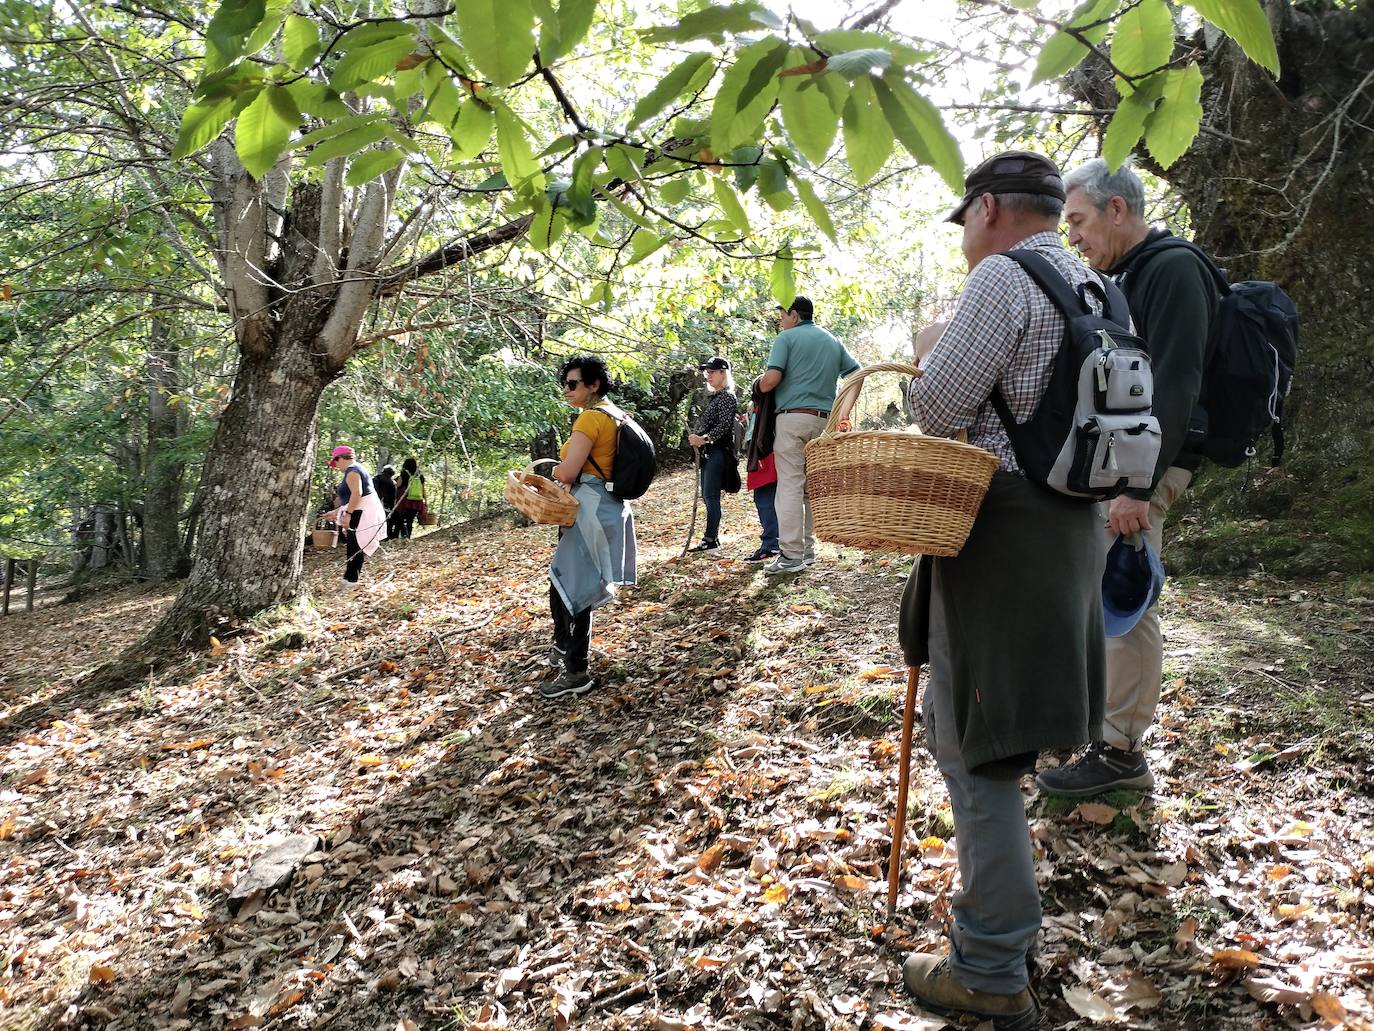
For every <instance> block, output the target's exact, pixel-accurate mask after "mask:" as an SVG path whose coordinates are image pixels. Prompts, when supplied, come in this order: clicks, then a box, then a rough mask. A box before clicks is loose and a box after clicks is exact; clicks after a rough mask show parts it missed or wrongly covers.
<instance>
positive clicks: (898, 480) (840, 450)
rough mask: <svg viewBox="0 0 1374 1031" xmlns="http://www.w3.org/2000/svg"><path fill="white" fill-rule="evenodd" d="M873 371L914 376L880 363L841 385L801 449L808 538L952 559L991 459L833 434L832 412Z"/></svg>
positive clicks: (955, 446)
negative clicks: (826, 416) (816, 432)
mask: <svg viewBox="0 0 1374 1031" xmlns="http://www.w3.org/2000/svg"><path fill="white" fill-rule="evenodd" d="M876 372H899V373H903V374H905V375H908V376H919V375H921V370H920V369H918V368H916V367H915V366H914V365H907V364H905V363H904V362H880V363H878V364H877V365H870V366H868V367H867V368H865V369H860V370H859V371H858V372H856V373H854V374H853V375H851V376H850V377H849V378H848V379H846V380H845V382H844V385H843V387H842V388H841V390H840V395H839V397H837V398H836V400H835V407H834V410H833V411H832V412H831V413H830V420H829V421H828V422H827V423H826V426H825V430H824V432H822V433H821V435H820V436H819V437H817V438H816V439H815V440H812V441H810V442H808V443H807V445H806V495H807V498H808V500H809V501H810V503H811V513H812V519H813V520H814V522H815V528H816V536H817V537H819V538H821V540H825V541H830V542H831V543H833V544H843V545H848V546H849V547H854V548H863V549H865V550H867V551H893V552H902V553H905V554H908V555H939V556H945V557H948V556H952V555H957V554H959V549H960V548H962V547H963V546H964V541H965V540H967V539H968V534H969V530H971V529H972V528H973V520H974V518H975V517H976V516H977V515H978V507H979V506H980V505H981V504H982V503H983V495H984V494H986V493H987V489H988V483H989V482H991V480H992V474H993V472H995V471H996V469H997V458H996V456H994V455H992V454H990V453H988V452H987V451H984V450H983V449H982V448H977V447H972V446H970V445H968V444H961V443H959V442H958V441H954V440H947V439H945V438H943V437H927V436H925V435H923V434H920V433H915V432H907V433H903V432H898V431H895V430H859V431H845V432H840V431H838V430H837V422H838V419H839V413H840V411H841V410H842V409H843V408H845V407H847V406H848V405H852V404H853V402H854V401H856V400H858V396H859V390H860V389H861V387H862V385H863V381H864V380H865V379H866V378H867V377H869V376H871V375H873V374H874V373H876Z"/></svg>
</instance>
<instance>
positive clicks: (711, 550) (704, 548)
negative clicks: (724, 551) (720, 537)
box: [687, 541, 720, 555]
mask: <svg viewBox="0 0 1374 1031" xmlns="http://www.w3.org/2000/svg"><path fill="white" fill-rule="evenodd" d="M719 550H720V541H702V542H701V543H700V544H695V545H693V546H692V547H690V548H688V549H687V551H688V553H689V554H693V555H714V554H715V553H716V552H718V551H719Z"/></svg>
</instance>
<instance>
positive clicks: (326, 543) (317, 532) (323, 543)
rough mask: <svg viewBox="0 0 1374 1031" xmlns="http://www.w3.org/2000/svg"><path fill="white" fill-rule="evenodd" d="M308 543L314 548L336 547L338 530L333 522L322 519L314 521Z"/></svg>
mask: <svg viewBox="0 0 1374 1031" xmlns="http://www.w3.org/2000/svg"><path fill="white" fill-rule="evenodd" d="M310 544H311V546H312V547H315V548H337V547H338V546H339V531H338V530H337V529H335V527H334V524H333V523H331V522H328V521H327V520H324V519H317V520H316V521H315V528H314V529H313V530H311V531H310Z"/></svg>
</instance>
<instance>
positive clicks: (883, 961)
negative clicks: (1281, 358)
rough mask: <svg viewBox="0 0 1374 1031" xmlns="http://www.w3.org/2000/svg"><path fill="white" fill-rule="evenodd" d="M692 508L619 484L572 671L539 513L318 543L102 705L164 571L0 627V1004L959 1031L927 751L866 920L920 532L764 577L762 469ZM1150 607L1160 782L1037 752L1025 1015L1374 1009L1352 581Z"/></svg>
mask: <svg viewBox="0 0 1374 1031" xmlns="http://www.w3.org/2000/svg"><path fill="white" fill-rule="evenodd" d="M690 498H691V481H690V478H689V477H686V476H683V475H676V476H673V477H671V478H667V479H665V480H664V481H662V483H661V484H660V485H659V486H656V487H655V489H654V491H653V492H652V495H651V497H650V498H649V499H647V500H646V502H645V503H643V504H642V505H639V506H637V517H638V521H639V537H640V544H641V547H640V556H641V566H640V583H639V586H638V587H636V588H634V589H630V590H627V591H626V592H625V593H624V595H623V597H622V599H621V600H620V602H619V603H618V604H616V605H613V606H611V607H609V608H607V609H603V610H600V611H598V613H597V615H596V620H595V626H594V641H593V646H594V649H595V653H596V658H595V665H596V670H597V673H598V676H599V677H600V680H601V687H600V688H599V689H598V690H596V691H594V692H592V693H590V694H588V695H586V696H584V697H583V698H581V699H577V700H564V701H559V702H553V703H550V702H545V701H542V700H541V699H540V698H539V695H538V693H537V689H538V685H539V683H540V682H541V680H543V679H544V678H545V677H547V676H550V675H551V671H549V670H548V668H547V667H546V666H545V665H544V652H545V648H546V642H547V640H548V636H549V621H548V616H547V613H546V604H547V602H546V598H547V581H546V569H547V563H548V559H549V555H550V553H551V549H552V546H553V540H554V538H553V533H552V532H551V531H550V530H549V529H548V528H546V527H515V526H513V525H511V524H510V523H509V522H492V523H487V524H483V525H467V526H461V527H455V528H451V529H445V530H443V531H440V532H438V533H434V534H431V535H429V536H428V537H427V538H425V539H423V540H415V541H412V542H409V543H405V544H399V543H398V544H388V545H386V546H385V548H384V550H383V552H382V554H380V555H379V556H376V557H374V558H373V559H372V560H370V561H369V563H368V567H367V569H366V571H365V576H366V578H367V579H368V581H369V586H370V589H369V590H367V591H365V592H360V593H357V594H352V595H343V594H340V593H337V591H336V589H335V584H336V581H337V579H338V576H339V572H340V569H341V567H342V563H343V556H342V553H341V552H331V553H327V554H316V555H311V556H310V557H309V559H308V575H307V578H308V582H309V587H310V590H311V591H312V594H313V597H314V601H313V604H312V605H310V606H306V607H302V608H300V609H293V610H290V611H279V612H274V613H271V614H268V615H266V616H264V617H262V618H260V619H259V620H257V621H255V622H254V623H252V624H251V625H247V626H243V627H241V628H239V630H238V632H236V633H235V634H233V635H232V636H230V635H226V636H225V637H224V638H223V639H222V640H221V641H220V642H219V643H218V644H217V645H216V646H215V647H214V648H212V649H211V650H210V651H208V652H202V653H199V654H195V655H188V656H185V657H183V658H182V659H181V660H180V661H179V662H178V663H177V664H176V665H174V666H172V667H169V668H167V669H166V670H164V671H163V672H161V673H159V674H157V675H154V676H152V677H150V678H149V679H148V680H147V682H146V683H143V684H141V685H140V686H139V687H138V688H137V689H135V690H131V691H128V692H127V693H116V694H108V695H105V696H100V697H91V696H89V695H86V694H82V693H81V691H80V688H79V687H78V686H76V678H77V677H78V676H79V675H80V674H81V673H82V672H83V671H86V670H89V669H91V668H92V667H93V666H95V665H96V664H98V663H99V662H100V661H102V660H103V659H106V658H109V657H110V656H112V655H113V654H115V652H116V650H117V649H119V648H120V647H121V646H123V645H124V644H126V643H128V642H131V641H132V640H133V639H135V637H136V636H137V635H138V634H139V633H140V632H141V631H142V630H144V629H146V628H147V627H148V626H149V625H150V623H151V621H152V620H153V619H154V618H155V617H156V616H157V614H158V613H159V611H160V610H161V609H162V608H163V607H164V606H166V605H167V604H168V603H169V601H170V598H171V592H170V591H168V590H161V589H159V590H147V589H122V590H111V591H105V592H101V593H98V594H95V595H92V596H89V597H86V598H84V599H82V600H79V601H76V602H73V603H69V604H64V605H59V606H55V607H52V608H47V609H44V610H42V611H39V612H35V613H32V614H22V613H21V614H19V615H17V616H14V615H12V616H10V617H9V618H7V619H5V620H4V621H3V623H0V671H3V680H0V747H3V749H4V751H3V756H4V758H3V765H2V766H0V955H2V956H3V966H2V967H0V1027H4V1028H6V1029H20V1028H22V1029H40V1028H42V1029H46V1028H56V1027H73V1028H95V1027H104V1028H111V1029H116V1028H118V1029H129V1028H196V1029H200V1028H206V1029H220V1028H249V1027H264V1028H331V1029H339V1031H355V1029H356V1031H363V1029H366V1031H394V1029H399V1031H415V1029H421V1028H423V1029H430V1028H434V1029H439V1028H471V1029H495V1028H512V1029H517V1028H549V1027H552V1028H555V1029H558V1031H562V1029H563V1028H566V1027H570V1026H577V1027H607V1028H611V1027H614V1028H651V1029H656V1031H683V1029H686V1028H689V1027H691V1028H699V1029H705V1028H793V1029H802V1028H836V1029H838V1028H855V1029H859V1028H870V1027H871V1028H884V1029H889V1031H906V1029H911V1031H927V1029H936V1028H940V1027H943V1026H945V1022H944V1021H943V1020H941V1019H939V1018H937V1017H934V1016H932V1015H930V1014H926V1013H923V1012H921V1011H919V1010H916V1009H914V1008H913V1007H912V1006H911V1005H910V1004H909V1003H908V1002H907V1001H906V999H905V998H904V997H903V994H902V991H901V982H900V976H899V963H900V959H901V955H902V954H903V953H904V952H906V951H909V950H922V951H925V950H933V949H939V948H941V947H942V944H941V943H942V937H943V925H944V921H945V920H946V919H947V916H948V913H949V901H950V893H951V885H952V881H953V879H954V875H955V869H954V864H953V859H952V853H951V848H950V844H949V843H948V840H947V839H948V838H949V837H950V835H951V832H952V828H951V826H950V821H949V808H948V804H947V801H946V798H945V792H944V788H943V786H942V784H941V782H940V779H939V776H938V774H937V772H936V771H935V769H934V766H933V764H932V763H931V762H930V761H929V759H928V757H927V756H926V755H925V753H924V752H923V751H922V750H920V749H919V747H918V751H917V754H916V760H915V762H914V766H913V769H914V773H913V781H912V797H911V801H910V805H909V813H910V819H909V823H908V837H907V848H906V858H905V866H904V875H903V886H902V894H901V898H900V903H899V911H898V917H897V920H896V925H895V927H894V928H892V929H891V930H892V932H893V933H892V935H891V938H892V939H895V940H889V941H887V942H884V941H881V940H879V939H878V938H876V937H875V935H874V930H875V926H876V925H879V924H880V923H881V922H882V918H883V912H884V899H885V888H886V886H885V860H886V858H887V854H888V848H889V842H890V828H889V823H888V820H889V817H890V816H891V815H892V813H893V811H894V807H895V797H896V769H897V748H896V740H897V737H898V730H899V724H900V710H901V698H902V695H903V690H904V671H903V668H902V664H901V657H900V654H899V652H898V650H897V647H896V631H895V622H894V621H895V618H896V606H897V599H898V597H899V595H900V592H901V588H902V584H903V582H904V579H905V576H906V573H907V570H908V568H909V565H910V563H909V561H908V560H904V559H901V558H893V557H884V556H865V555H862V554H860V553H857V552H850V551H846V552H843V553H841V552H839V551H837V549H835V548H834V547H831V546H826V547H824V548H823V550H822V557H821V561H820V562H818V563H817V565H816V566H815V567H813V568H812V569H811V570H809V571H808V572H807V573H805V574H804V575H802V576H799V577H796V578H791V579H787V578H784V579H781V580H776V579H772V578H767V577H765V576H764V575H763V573H762V571H761V570H760V569H759V568H757V567H755V566H750V565H748V564H746V563H744V562H743V561H740V558H741V557H742V556H744V555H745V554H747V553H748V552H749V551H750V550H752V548H753V547H754V546H755V543H756V541H755V539H754V538H753V537H752V536H751V529H752V527H753V525H754V524H753V518H752V508H751V507H750V506H749V499H748V496H747V495H740V496H738V497H735V498H728V499H727V506H726V513H727V514H726V533H725V534H724V538H725V542H726V550H725V552H724V553H722V555H721V556H720V557H718V558H691V559H683V560H679V559H678V558H677V554H678V552H679V550H680V549H681V546H682V536H683V533H684V527H685V523H686V517H687V514H688V505H689V503H690ZM728 556H734V557H728ZM1162 614H1163V619H1164V624H1165V629H1166V635H1167V641H1166V654H1167V660H1166V661H1167V666H1166V672H1167V677H1166V680H1167V683H1166V687H1165V697H1164V701H1163V705H1162V710H1161V718H1160V721H1159V725H1158V727H1157V728H1156V730H1155V732H1154V736H1153V737H1152V739H1151V740H1150V742H1149V758H1150V762H1151V765H1152V767H1153V768H1154V769H1155V771H1156V775H1157V777H1158V781H1159V783H1158V786H1157V788H1156V790H1155V791H1154V793H1153V794H1152V795H1150V796H1146V797H1141V796H1138V795H1134V794H1130V793H1122V794H1118V795H1114V796H1112V797H1109V798H1107V799H1105V800H1099V801H1098V802H1095V803H1089V804H1083V805H1077V804H1072V803H1066V802H1064V801H1063V800H1056V799H1049V798H1043V797H1040V796H1038V795H1037V794H1036V793H1035V792H1034V789H1033V787H1032V786H1031V783H1030V781H1029V780H1027V781H1026V782H1025V790H1026V792H1027V794H1026V801H1027V806H1028V811H1029V813H1030V816H1031V827H1032V833H1033V835H1034V840H1035V845H1036V853H1037V860H1038V871H1039V875H1040V882H1041V888H1042V891H1043V895H1044V902H1045V923H1044V931H1043V934H1042V936H1041V943H1040V950H1039V954H1038V958H1037V960H1036V984H1037V987H1038V991H1039V995H1040V997H1041V1000H1042V1002H1043V1003H1044V1005H1045V1011H1046V1018H1045V1026H1052V1027H1098V1026H1108V1025H1117V1026H1121V1027H1130V1028H1149V1029H1172V1028H1206V1029H1211V1028H1219V1029H1241V1028H1244V1029H1247V1031H1251V1029H1273V1028H1289V1027H1331V1026H1336V1025H1337V1024H1340V1023H1341V1022H1342V1021H1343V1022H1344V1026H1346V1027H1351V1028H1369V1027H1371V1026H1374V677H1371V666H1372V665H1374V647H1372V646H1374V581H1371V579H1369V578H1364V579H1359V578H1338V577H1331V578H1328V579H1323V580H1321V581H1309V582H1301V583H1295V582H1277V581H1275V580H1273V579H1270V578H1268V577H1265V576H1263V575H1256V576H1251V577H1248V578H1234V579H1216V578H1213V579H1174V580H1171V581H1170V583H1169V585H1168V587H1167V588H1166V593H1165V597H1164V600H1163V603H1162ZM920 740H921V730H920V727H919V724H918V727H917V741H918V746H919V743H920ZM274 847H276V848H277V849H278V854H286V853H290V855H289V857H287V858H286V859H285V861H284V865H283V868H282V869H294V871H295V873H294V877H293V879H292V880H291V881H290V883H289V884H288V885H286V886H285V888H284V890H278V891H273V890H269V888H268V887H267V886H268V885H270V884H271V883H272V882H273V881H275V880H277V877H278V875H279V874H280V873H281V872H282V869H278V870H275V871H268V872H264V864H263V863H262V862H260V861H259V860H261V859H262V857H263V855H264V853H266V852H267V851H268V850H269V849H272V848H274ZM293 850H294V851H293ZM255 861H259V862H257V863H256V865H255ZM250 869H251V871H252V872H251V874H250ZM255 885H256V886H258V890H256V891H251V892H250V891H249V889H251V888H253V887H254V886H255ZM970 1026H971V1024H970Z"/></svg>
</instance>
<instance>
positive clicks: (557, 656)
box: [548, 644, 568, 669]
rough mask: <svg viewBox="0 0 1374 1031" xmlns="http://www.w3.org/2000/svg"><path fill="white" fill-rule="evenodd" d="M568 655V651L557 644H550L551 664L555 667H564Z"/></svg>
mask: <svg viewBox="0 0 1374 1031" xmlns="http://www.w3.org/2000/svg"><path fill="white" fill-rule="evenodd" d="M567 657H568V653H567V652H565V651H564V650H563V649H562V648H560V647H558V645H556V644H551V645H549V656H548V658H549V665H550V666H552V667H553V668H554V669H562V668H563V660H564V659H566V658H567Z"/></svg>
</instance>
